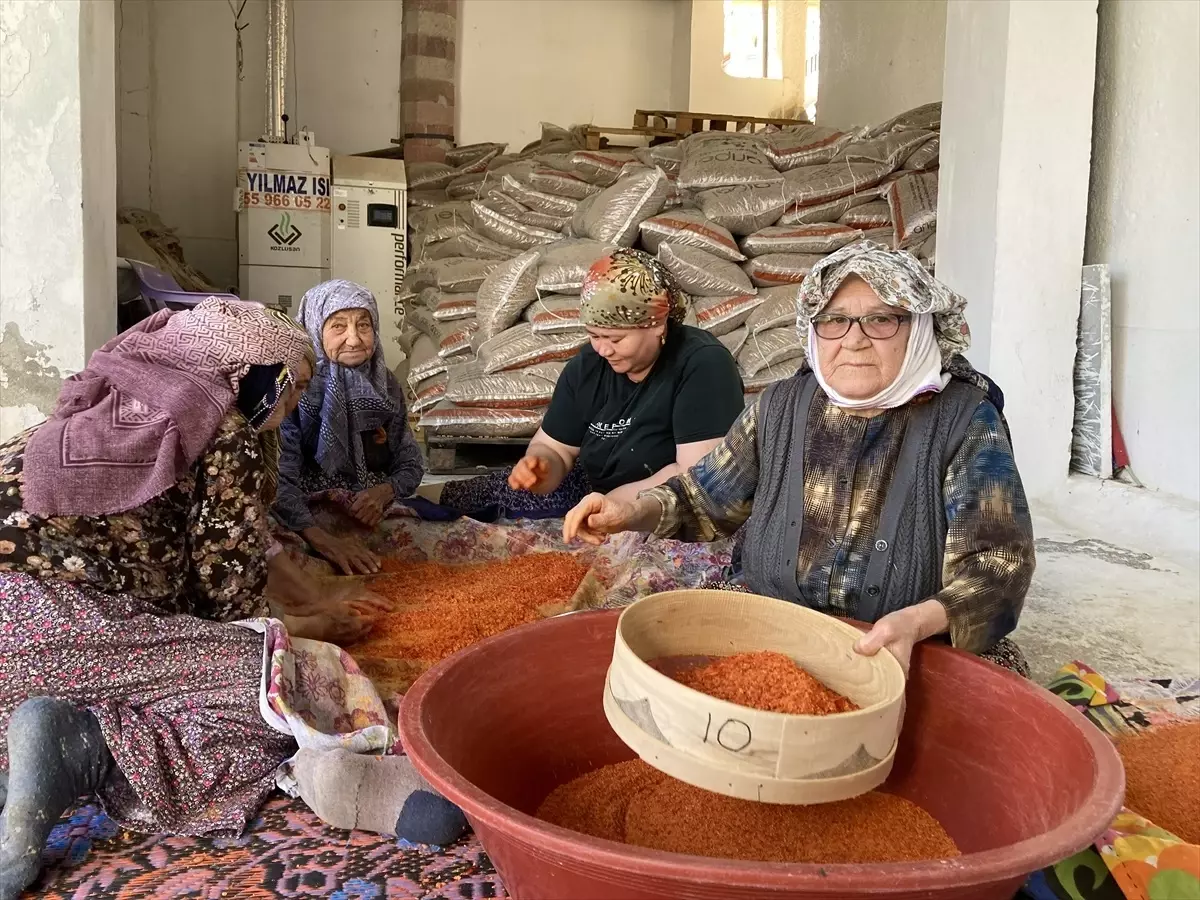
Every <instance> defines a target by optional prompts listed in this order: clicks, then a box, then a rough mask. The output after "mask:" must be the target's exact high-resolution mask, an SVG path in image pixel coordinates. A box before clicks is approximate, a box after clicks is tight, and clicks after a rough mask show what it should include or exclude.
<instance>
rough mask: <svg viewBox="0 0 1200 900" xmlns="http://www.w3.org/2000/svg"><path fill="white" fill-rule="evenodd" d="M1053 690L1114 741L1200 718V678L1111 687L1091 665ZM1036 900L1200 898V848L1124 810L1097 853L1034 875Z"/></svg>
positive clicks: (1067, 672) (1062, 673)
mask: <svg viewBox="0 0 1200 900" xmlns="http://www.w3.org/2000/svg"><path fill="white" fill-rule="evenodd" d="M1047 687H1048V688H1049V689H1050V691H1052V692H1053V693H1055V694H1057V695H1058V696H1059V697H1061V698H1062V699H1063V700H1066V701H1067V702H1068V703H1070V704H1071V705H1072V706H1074V707H1075V708H1076V709H1078V710H1079V711H1080V712H1081V713H1082V714H1083V715H1085V716H1087V718H1088V719H1090V720H1091V721H1092V722H1093V723H1095V724H1096V725H1097V727H1099V728H1101V729H1102V730H1103V731H1104V732H1105V733H1106V734H1108V735H1109V736H1110V737H1113V738H1117V737H1120V736H1122V735H1127V734H1133V733H1136V732H1138V731H1144V730H1146V729H1150V728H1158V727H1164V726H1170V725H1175V724H1179V723H1181V722H1186V721H1194V720H1196V719H1200V679H1196V678H1177V679H1173V678H1164V679H1150V678H1144V679H1132V680H1127V681H1110V680H1108V679H1106V678H1105V677H1104V676H1103V675H1101V674H1100V673H1098V672H1096V671H1094V670H1093V669H1090V668H1088V667H1087V666H1085V665H1084V664H1083V663H1079V662H1075V663H1070V664H1069V665H1066V666H1063V667H1062V668H1061V669H1060V670H1059V672H1058V675H1057V677H1055V679H1054V680H1053V681H1051V682H1050V684H1049V685H1047ZM1023 894H1024V896H1025V897H1026V898H1029V900H1200V847H1198V846H1196V845H1194V844H1188V843H1185V842H1184V841H1182V840H1180V839H1179V838H1178V837H1176V836H1175V835H1173V834H1171V833H1170V832H1167V831H1164V830H1163V829H1161V828H1157V827H1155V825H1154V824H1153V823H1152V822H1150V821H1148V820H1147V819H1145V818H1143V817H1142V816H1140V815H1139V814H1138V813H1137V812H1135V811H1133V810H1130V809H1124V810H1122V811H1121V812H1120V813H1119V814H1118V815H1117V817H1116V818H1115V819H1114V820H1113V823H1112V825H1111V826H1110V827H1109V829H1108V830H1107V831H1106V832H1104V834H1102V835H1101V836H1100V837H1099V838H1098V839H1097V840H1096V842H1095V844H1094V845H1093V846H1091V847H1088V848H1087V849H1086V850H1082V851H1080V852H1079V853H1077V854H1075V855H1074V856H1072V857H1070V858H1069V859H1065V860H1063V861H1062V862H1060V863H1058V864H1057V865H1054V866H1050V867H1049V868H1046V869H1043V870H1042V871H1040V872H1036V873H1034V874H1033V875H1032V876H1031V877H1030V879H1029V881H1028V882H1027V883H1026V885H1025V887H1024V889H1023Z"/></svg>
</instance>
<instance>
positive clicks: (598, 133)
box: [583, 125, 681, 150]
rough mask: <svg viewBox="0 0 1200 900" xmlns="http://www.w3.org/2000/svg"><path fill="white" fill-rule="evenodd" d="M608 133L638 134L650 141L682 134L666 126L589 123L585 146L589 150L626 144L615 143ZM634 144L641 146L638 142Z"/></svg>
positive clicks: (670, 139) (670, 138) (673, 138)
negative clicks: (616, 125) (649, 126)
mask: <svg viewBox="0 0 1200 900" xmlns="http://www.w3.org/2000/svg"><path fill="white" fill-rule="evenodd" d="M606 135H621V136H623V137H624V136H636V137H643V138H649V140H650V143H651V144H653V143H655V142H657V141H673V140H675V139H677V138H679V137H681V135H679V134H677V133H675V132H674V131H670V130H667V129H665V128H648V127H647V128H604V127H601V126H599V125H588V126H587V127H586V128H585V129H584V132H583V139H584V141H585V144H584V146H585V147H586V148H587V149H588V150H603V149H605V148H606V147H617V146H625V145H620V144H614V143H612V141H610V140H609V139H608V138H607V137H606ZM634 146H641V145H640V144H636V145H634Z"/></svg>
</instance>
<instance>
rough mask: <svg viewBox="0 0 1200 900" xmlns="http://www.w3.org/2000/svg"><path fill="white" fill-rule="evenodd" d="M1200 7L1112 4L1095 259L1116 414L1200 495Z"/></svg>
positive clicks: (1107, 4) (1104, 31)
mask: <svg viewBox="0 0 1200 900" xmlns="http://www.w3.org/2000/svg"><path fill="white" fill-rule="evenodd" d="M1198 53H1200V4H1197V3H1192V2H1173V0H1116V2H1114V0H1103V2H1102V3H1101V4H1100V37H1099V53H1098V62H1097V82H1096V104H1095V145H1094V150H1093V154H1094V155H1093V161H1092V187H1091V203H1090V206H1089V210H1088V240H1087V250H1086V261H1087V262H1089V263H1108V264H1109V265H1110V266H1111V267H1112V291H1113V379H1114V385H1113V387H1114V401H1115V404H1116V408H1117V418H1118V421H1119V423H1120V426H1121V430H1122V433H1123V434H1124V437H1125V442H1126V444H1127V445H1128V448H1129V456H1130V462H1131V465H1132V466H1133V471H1134V472H1135V473H1136V474H1137V476H1138V478H1139V479H1141V481H1142V482H1144V483H1145V484H1146V486H1147V487H1150V488H1155V489H1158V490H1162V491H1166V492H1169V493H1172V494H1178V495H1180V496H1182V497H1185V498H1187V499H1190V500H1193V501H1195V500H1200V471H1198V470H1200V463H1198V460H1200V362H1198V360H1200V354H1198V352H1197V350H1198V347H1200V280H1198V273H1197V258H1198V254H1200V174H1198V170H1200V165H1198V160H1197V144H1196V141H1197V136H1198V135H1200V94H1197V91H1196V86H1197V84H1200V65H1198V63H1197V54H1198Z"/></svg>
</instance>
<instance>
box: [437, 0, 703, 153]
mask: <svg viewBox="0 0 1200 900" xmlns="http://www.w3.org/2000/svg"><path fill="white" fill-rule="evenodd" d="M680 2H681V0H461V2H460V3H459V10H458V16H459V41H458V59H459V67H460V68H459V85H458V87H459V90H458V100H457V104H456V112H457V120H458V124H457V136H458V141H459V143H463V144H469V143H474V142H476V141H507V142H508V143H509V145H510V147H512V148H514V149H518V150H519V149H520V148H521V147H523V146H524V145H525V144H527V143H529V142H530V141H533V140H535V139H536V138H537V137H538V136H539V135H540V133H541V130H540V128H539V125H538V123H539V122H553V123H555V124H557V125H564V126H567V125H574V124H579V123H584V122H590V123H594V124H597V125H608V126H613V127H620V128H628V127H629V126H631V125H632V124H633V111H634V110H635V109H638V108H641V109H674V108H678V107H675V106H673V102H674V101H675V100H680V101H682V100H685V99H686V98H683V97H678V96H677V94H678V82H679V81H680V79H679V78H677V77H676V71H675V69H676V63H675V59H674V53H675V50H676V46H677V41H676V37H675V32H676V24H677V22H678V23H679V25H680V27H682V26H683V22H684V19H685V18H686V17H684V16H682V14H681V13H679V11H678V9H677V7H678V6H679V4H680ZM673 85H676V87H675V91H674V93H675V95H676V96H673V90H672V88H673Z"/></svg>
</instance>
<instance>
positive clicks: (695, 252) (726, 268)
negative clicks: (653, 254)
mask: <svg viewBox="0 0 1200 900" xmlns="http://www.w3.org/2000/svg"><path fill="white" fill-rule="evenodd" d="M658 258H659V261H660V262H662V264H663V265H664V266H666V267H667V271H669V272H670V273H671V274H672V275H674V276H675V281H676V283H677V284H678V285H679V289H680V290H682V291H686V292H687V293H689V294H691V295H692V296H694V297H727V296H730V295H731V294H756V293H758V292H757V291H756V290H755V289H754V285H752V284H751V283H750V279H748V278H747V277H746V273H745V272H743V271H742V270H741V269H740V268H738V266H737V264H736V263H731V262H729V261H728V260H725V259H721V258H720V257H718V256H714V255H713V254H711V253H709V252H707V251H706V250H700V249H698V248H696V247H688V246H684V245H676V244H661V245H659V248H658Z"/></svg>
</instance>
